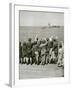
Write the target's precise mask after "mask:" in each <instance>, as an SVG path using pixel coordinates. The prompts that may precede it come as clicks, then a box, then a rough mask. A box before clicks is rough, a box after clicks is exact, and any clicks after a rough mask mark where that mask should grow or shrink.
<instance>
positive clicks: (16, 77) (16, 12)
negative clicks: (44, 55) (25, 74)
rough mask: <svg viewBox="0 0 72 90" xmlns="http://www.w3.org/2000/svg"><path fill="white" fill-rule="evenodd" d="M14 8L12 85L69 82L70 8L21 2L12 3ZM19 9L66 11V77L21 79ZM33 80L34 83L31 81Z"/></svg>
mask: <svg viewBox="0 0 72 90" xmlns="http://www.w3.org/2000/svg"><path fill="white" fill-rule="evenodd" d="M11 5H12V6H11V7H12V8H11V10H12V23H11V24H12V52H11V53H12V62H11V63H12V66H11V70H12V73H11V74H12V76H11V78H12V79H11V82H12V83H11V86H14V85H15V86H28V85H29V86H30V85H31V86H32V85H39V84H41V85H44V84H45V85H47V84H55V83H68V82H69V81H70V80H69V73H70V72H69V48H68V39H69V38H68V37H69V35H68V32H69V31H70V30H69V23H68V22H69V9H68V8H67V7H58V8H57V7H46V6H45V7H44V6H43V7H42V6H30V5H29V6H26V5H21V4H20V5H19V4H11ZM19 10H28V11H29V10H30V11H46V12H48V11H49V12H64V64H65V70H64V75H65V76H64V78H42V79H40V80H39V79H29V80H19V57H18V56H19V49H18V48H19V45H18V43H19ZM31 82H33V83H31Z"/></svg>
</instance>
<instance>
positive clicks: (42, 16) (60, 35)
mask: <svg viewBox="0 0 72 90" xmlns="http://www.w3.org/2000/svg"><path fill="white" fill-rule="evenodd" d="M57 77H64V12H50V11H47V12H46V11H28V10H19V79H20V80H21V79H26V78H57Z"/></svg>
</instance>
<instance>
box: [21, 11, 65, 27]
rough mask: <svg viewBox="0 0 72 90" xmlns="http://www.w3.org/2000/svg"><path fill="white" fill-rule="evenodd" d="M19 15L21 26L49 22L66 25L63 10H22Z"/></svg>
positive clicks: (46, 23)
mask: <svg viewBox="0 0 72 90" xmlns="http://www.w3.org/2000/svg"><path fill="white" fill-rule="evenodd" d="M19 15H20V17H19V18H20V19H19V20H20V26H48V23H50V24H51V25H60V26H64V13H63V12H34V11H23V10H21V11H20V12H19Z"/></svg>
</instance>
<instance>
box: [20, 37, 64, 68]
mask: <svg viewBox="0 0 72 90" xmlns="http://www.w3.org/2000/svg"><path fill="white" fill-rule="evenodd" d="M19 63H21V64H27V65H28V64H31V65H32V64H37V65H40V64H41V65H45V64H48V63H49V64H51V63H54V64H57V65H58V66H63V64H64V47H63V42H60V41H58V39H57V38H46V39H43V40H42V39H41V40H39V39H38V37H37V38H36V40H35V41H33V42H32V39H31V38H29V39H28V42H23V44H22V43H21V42H19Z"/></svg>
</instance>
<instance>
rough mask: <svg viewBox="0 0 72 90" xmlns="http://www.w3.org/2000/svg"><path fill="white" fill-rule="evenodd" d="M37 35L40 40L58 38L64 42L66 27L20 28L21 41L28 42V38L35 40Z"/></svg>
mask: <svg viewBox="0 0 72 90" xmlns="http://www.w3.org/2000/svg"><path fill="white" fill-rule="evenodd" d="M36 35H37V36H38V38H39V39H43V38H47V37H48V38H49V37H51V36H53V37H58V39H59V40H60V41H64V27H63V26H62V27H31V26H29V27H24V26H20V27H19V41H21V42H24V41H27V40H28V38H32V41H34V40H35V37H36Z"/></svg>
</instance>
